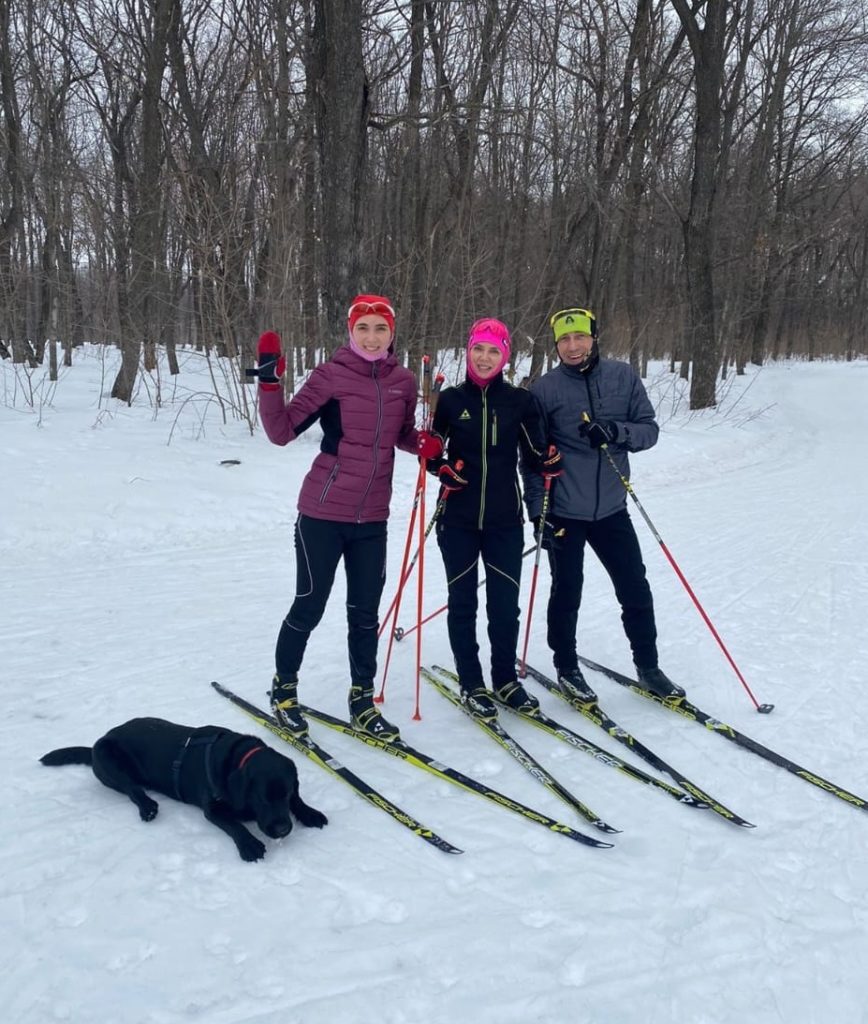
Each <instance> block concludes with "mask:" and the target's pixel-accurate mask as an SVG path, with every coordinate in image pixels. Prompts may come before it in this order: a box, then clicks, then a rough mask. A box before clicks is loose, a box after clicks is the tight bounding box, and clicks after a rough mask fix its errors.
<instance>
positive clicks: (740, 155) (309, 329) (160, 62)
mask: <svg viewBox="0 0 868 1024" xmlns="http://www.w3.org/2000/svg"><path fill="white" fill-rule="evenodd" d="M866 68H868V16H866V3H865V0H716V2H714V3H709V2H705V0H666V2H662V0H630V2H628V0H606V2H602V3H598V2H594V0H478V2H456V0H406V2H404V0H361V2H360V0H120V2H117V0H77V2H76V3H75V4H69V3H67V2H65V0H0V167H2V170H0V357H2V358H8V359H11V360H13V361H14V363H16V364H17V365H18V366H19V367H20V368H21V373H22V380H24V381H25V383H24V384H23V385H22V386H23V387H24V389H25V391H26V377H27V372H28V368H33V367H36V366H41V365H42V364H43V361H44V358H45V353H46V349H47V350H48V353H49V367H50V374H51V376H52V378H56V374H57V365H58V361H59V360H64V361H66V363H69V362H71V360H72V358H73V353H74V350H75V348H76V347H77V346H79V345H81V344H82V343H84V342H96V343H98V344H99V343H101V344H106V345H116V346H118V347H119V348H120V349H121V352H122V359H121V362H120V367H119V369H118V371H117V374H116V376H115V378H114V380H113V385H112V396H113V397H114V398H116V399H119V400H121V401H122V402H127V403H130V402H131V401H132V398H133V395H134V393H136V388H137V383H138V382H140V381H141V380H142V378H143V376H147V375H151V377H152V379H153V376H154V374H155V372H156V368H157V366H158V355H159V352H160V350H161V349H163V350H165V353H166V355H167V365H168V366H169V368H170V373H177V372H178V359H177V356H176V352H177V348H178V347H179V346H195V347H196V348H197V349H198V350H199V351H200V352H201V353H203V355H204V356H205V357H206V358H207V359H208V360H209V364H210V363H212V361H213V365H214V367H215V368H216V367H219V372H220V373H222V374H223V375H224V377H226V378H227V379H229V380H230V381H231V384H232V398H231V399H230V401H229V402H228V407H229V408H230V410H231V412H232V414H233V415H238V416H241V417H243V418H246V419H247V420H248V422H249V423H250V424H251V428H252V426H253V424H254V423H255V413H253V412H252V411H251V405H252V401H253V399H252V391H250V389H249V388H247V387H245V386H244V375H243V368H244V367H245V366H249V365H251V363H252V361H253V346H254V344H255V339H256V337H257V335H258V333H259V332H260V331H261V330H263V329H265V328H274V329H277V330H278V331H280V333H281V334H282V336H283V339H284V344H285V345H286V347H287V350H288V352H289V353H290V354H291V356H292V358H290V359H289V370H288V373H287V377H286V385H287V388H288V390H290V391H291V390H292V389H293V388H294V386H295V382H296V379H297V378H298V377H300V376H301V375H303V374H304V373H305V372H306V371H307V370H309V369H310V368H311V367H312V365H314V363H315V361H316V360H317V359H318V358H320V357H321V355H322V353H323V352H324V351H325V352H328V351H329V350H331V349H333V348H334V347H335V346H336V345H337V344H340V343H341V342H342V341H343V340H344V338H345V319H344V318H345V311H346V306H347V303H348V301H349V299H350V298H351V297H352V295H353V294H355V293H356V292H358V291H366V290H372V291H376V292H380V293H385V294H387V295H389V296H390V297H391V298H392V299H393V300H394V301H395V304H396V306H397V309H398V336H397V346H398V351H399V355H401V356H402V357H403V358H404V359H405V360H406V361H407V362H408V364H409V365H410V366H411V368H412V369H414V370H416V369H418V366H419V361H420V359H421V356H422V354H423V353H424V352H428V353H437V352H438V351H443V352H445V351H446V350H451V349H453V348H458V347H461V346H462V344H463V338H464V337H465V335H466V330H467V327H468V326H469V324H470V322H471V321H472V320H473V319H474V318H476V317H477V316H481V315H496V316H499V317H500V318H502V319H504V320H506V321H507V323H508V324H509V325H510V326H511V328H512V329H513V337H514V343H515V345H516V347H517V348H518V350H519V351H520V352H522V353H524V354H527V353H530V354H531V356H532V358H531V363H530V367H531V375H534V374H536V373H538V372H540V370H541V369H543V368H544V364H545V363H546V361H547V359H548V358H549V357H550V355H551V347H550V332H549V330H548V324H547V318H548V315H549V314H550V313H551V312H552V310H553V309H556V308H559V307H561V306H564V305H573V304H578V305H583V306H590V307H592V308H593V309H594V310H595V311H596V312H597V314H598V317H599V320H600V323H601V325H602V327H603V333H602V343H603V347H604V349H605V350H606V351H607V352H610V353H613V354H616V355H619V356H621V357H623V358H629V360H630V361H631V362H632V363H633V365H634V366H635V367H636V368H637V369H638V370H639V371H640V372H644V369H645V366H646V364H647V361H648V359H649V358H655V359H657V358H663V359H666V360H668V361H669V365H670V369H671V371H672V372H673V373H680V374H681V376H683V377H684V378H687V379H689V380H690V404H691V408H694V409H702V408H708V407H710V406H713V405H715V402H716V400H717V394H718V389H719V386H720V381H721V379H722V378H723V377H725V376H726V374H727V372H729V371H730V370H733V371H734V372H736V373H738V372H740V371H741V370H742V369H743V368H744V366H745V364H746V363H747V362H748V361H751V362H753V363H762V362H763V360H765V359H767V358H779V357H794V356H798V357H801V356H804V357H807V358H809V359H814V358H818V357H831V358H835V359H852V358H854V356H856V355H857V354H859V353H860V352H862V353H864V352H865V350H866V333H868V301H866V299H868V283H866V274H868V132H866V126H868V73H866V70H865V69H866ZM215 372H218V371H217V370H216V369H215ZM161 387H162V384H161V382H160V381H159V380H156V386H155V387H153V388H152V387H151V386H150V384H149V385H148V394H149V395H150V396H151V398H152V400H153V401H155V402H157V403H159V402H160V401H161Z"/></svg>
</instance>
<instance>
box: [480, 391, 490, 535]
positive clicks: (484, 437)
mask: <svg viewBox="0 0 868 1024" xmlns="http://www.w3.org/2000/svg"><path fill="white" fill-rule="evenodd" d="M481 390H482V484H481V487H480V491H479V529H480V530H481V529H482V520H483V519H484V518H485V483H486V479H487V477H488V456H487V453H486V447H487V445H488V399H487V393H486V392H487V389H486V388H482V389H481Z"/></svg>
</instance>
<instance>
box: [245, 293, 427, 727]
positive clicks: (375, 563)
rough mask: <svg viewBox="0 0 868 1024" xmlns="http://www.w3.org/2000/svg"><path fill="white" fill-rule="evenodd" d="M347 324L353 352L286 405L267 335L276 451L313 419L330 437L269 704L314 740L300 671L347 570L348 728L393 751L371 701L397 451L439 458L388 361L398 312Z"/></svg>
mask: <svg viewBox="0 0 868 1024" xmlns="http://www.w3.org/2000/svg"><path fill="white" fill-rule="evenodd" d="M347 324H348V328H349V340H348V342H347V344H346V345H343V346H342V347H341V348H339V349H338V350H337V352H336V353H335V354H334V356H332V358H331V359H329V360H328V361H327V362H325V363H322V364H321V365H320V366H318V367H317V368H316V369H315V370H314V371H313V373H312V374H311V376H310V378H309V379H308V380H307V382H306V383H305V384H304V385H303V386H302V387H301V389H300V390H299V391H298V393H297V394H296V395H295V396H294V397H293V398H292V399H291V401H290V402H289V403H285V402H284V400H283V394H282V390H281V386H280V383H279V375H280V374H281V373H282V372H283V367H282V365H281V364H282V362H283V357H282V356H281V354H280V339H279V337H278V336H277V335H276V334H274V332H272V331H268V332H266V333H265V334H263V335H262V337H261V338H260V339H259V359H258V362H259V380H260V399H259V413H260V416H261V418H262V425H263V427H264V428H265V432H266V434H267V435H268V438H269V440H270V441H272V442H273V443H274V444H279V445H284V444H287V443H289V442H290V441H292V440H294V439H295V438H296V437H297V436H298V435H299V434H300V433H301V432H302V431H304V430H306V429H307V428H308V427H309V426H310V425H311V424H312V423H313V422H315V421H316V420H317V419H318V420H319V421H320V425H321V426H322V431H323V439H322V443H321V445H320V452H319V454H318V455H317V457H316V458H315V459H314V462H313V465H312V466H311V468H310V470H309V472H308V473H307V475H306V476H305V478H304V483H303V484H302V487H301V492H300V494H299V498H298V511H299V516H298V519H297V521H296V524H295V551H296V594H295V600H294V601H293V604H292V607H291V608H290V610H289V613H288V614H287V616H286V618H285V619H284V620H283V623H282V625H281V627H280V634H279V636H278V640H277V651H276V657H275V660H276V666H277V671H276V673H275V676H274V681H273V684H272V689H271V704H272V707H273V709H274V713H275V715H276V717H277V718H278V719H279V720H280V722H281V723H282V724H283V725H284V726H286V728H288V729H291V730H292V731H293V732H295V733H296V734H298V735H304V734H305V733H306V732H307V722H306V721H305V719H304V717H303V716H302V714H301V712H300V711H299V708H298V670H299V668H300V667H301V662H302V658H303V656H304V649H305V647H306V645H307V639H308V637H309V636H310V634H311V632H312V630H313V629H314V627H315V626H316V625H317V623H319V621H320V619H321V618H322V615H323V612H324V611H325V606H326V601H327V600H328V596H329V593H330V592H331V588H332V583H333V582H334V577H335V572H336V570H337V566H338V562H339V561H340V559H341V558H343V560H344V568H345V570H346V574H347V626H348V642H349V659H350V679H351V688H350V697H349V706H350V717H351V720H352V722H353V724H354V725H355V726H356V727H357V728H361V729H364V730H366V731H368V732H370V733H372V734H373V735H376V736H379V737H381V738H383V739H387V740H388V739H394V738H397V736H398V730H397V729H396V728H395V727H394V726H392V725H390V724H389V723H388V722H387V721H386V720H385V719H384V718H383V717H382V716H381V715H380V713H379V711H378V710H377V709H376V707H375V706H374V702H373V696H374V676H375V675H376V672H377V630H378V625H379V624H378V619H377V612H378V608H379V604H380V596H381V595H382V592H383V585H384V583H385V579H386V520H387V518H388V516H389V500H390V498H391V495H392V469H393V465H394V460H395V448H401V449H403V450H404V451H406V452H411V453H413V454H414V455H415V454H417V453H419V452H420V451H421V452H422V454H426V455H427V454H430V453H432V452H433V447H439V446H438V445H437V444H436V442H433V441H432V439H431V438H430V436H429V435H426V434H424V433H423V434H420V433H419V432H418V431H417V430H416V429H415V427H414V422H415V413H416V380H415V378H414V377H413V375H412V373H410V371H409V370H406V369H405V368H404V367H402V366H400V365H399V364H398V361H397V359H396V358H395V355H394V353H393V350H392V338H393V336H394V330H395V312H394V310H393V308H392V305H391V303H390V302H389V301H388V300H387V299H384V298H383V297H382V296H379V295H358V296H356V298H355V299H354V300H353V303H352V305H351V306H350V308H349V312H348V314H347ZM438 454H439V452H438Z"/></svg>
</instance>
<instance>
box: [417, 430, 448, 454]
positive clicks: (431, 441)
mask: <svg viewBox="0 0 868 1024" xmlns="http://www.w3.org/2000/svg"><path fill="white" fill-rule="evenodd" d="M416 447H417V451H418V452H419V458H420V459H439V458H440V456H441V455H442V454H443V442H442V441H441V440H440V438H439V437H438V436H437V435H436V434H430V433H429V432H428V431H427V430H420V431H419V438H418V440H417V442H416Z"/></svg>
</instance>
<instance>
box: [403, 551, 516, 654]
mask: <svg viewBox="0 0 868 1024" xmlns="http://www.w3.org/2000/svg"><path fill="white" fill-rule="evenodd" d="M534 551H536V545H535V544H534V545H533V547H529V548H527V549H526V550H525V551H523V552H522V553H521V557H522V558H527V556H528V555H530V554H533V552H534ZM484 586H485V577H484V576H483V577H482V579H481V580H480V581H479V583H477V585H476V589H477V590H479V589H481V588H482V587H484ZM448 607H449V605H448V604H444V605H443V606H442V607H440V608H438V609H437V611H436V612H431V614H430V615H426V616H425V618H424V619H422V621H421V622H417V623H416V625H415V626H411V627H410V628H409V629H404V627H403V626H396V627H395V639H396V640H403V639H404V637H405V636H409V635H410V634H411V633H415V632H416V630H417V629H418V628H419V627H420V626H424V625H425V624H426V623H427V622H430V621H431V620H432V619H436V618H437V616H438V615H442V614H443V612H445V611H446V609H447V608H448Z"/></svg>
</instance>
